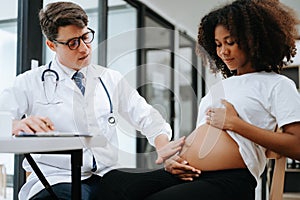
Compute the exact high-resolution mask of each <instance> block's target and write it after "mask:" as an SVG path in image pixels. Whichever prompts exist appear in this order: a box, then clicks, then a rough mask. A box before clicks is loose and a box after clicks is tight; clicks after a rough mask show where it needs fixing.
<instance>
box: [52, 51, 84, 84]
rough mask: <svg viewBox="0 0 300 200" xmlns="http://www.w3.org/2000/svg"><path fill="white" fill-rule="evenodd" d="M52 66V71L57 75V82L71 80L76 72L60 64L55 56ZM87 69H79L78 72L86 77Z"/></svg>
mask: <svg viewBox="0 0 300 200" xmlns="http://www.w3.org/2000/svg"><path fill="white" fill-rule="evenodd" d="M52 65H53V69H54V70H55V71H57V73H58V74H59V80H64V79H65V78H68V79H72V77H73V75H74V73H75V72H76V70H73V69H71V68H69V67H66V66H64V65H63V64H61V63H60V62H59V60H58V58H57V56H55V57H54V59H53V64H52ZM87 68H88V66H87V67H84V68H82V69H80V72H82V73H83V74H84V76H85V77H86V75H87Z"/></svg>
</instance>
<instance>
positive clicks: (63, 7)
mask: <svg viewBox="0 0 300 200" xmlns="http://www.w3.org/2000/svg"><path fill="white" fill-rule="evenodd" d="M39 20H40V26H41V29H42V32H43V34H44V35H45V37H46V38H47V39H48V40H50V41H53V40H55V39H56V38H57V36H58V28H59V27H64V26H68V25H75V26H77V27H80V28H84V27H86V26H87V24H88V16H87V14H86V12H85V11H84V10H83V8H81V7H80V6H79V5H77V4H75V3H72V2H55V3H49V4H47V5H46V7H45V8H43V9H41V10H40V12H39Z"/></svg>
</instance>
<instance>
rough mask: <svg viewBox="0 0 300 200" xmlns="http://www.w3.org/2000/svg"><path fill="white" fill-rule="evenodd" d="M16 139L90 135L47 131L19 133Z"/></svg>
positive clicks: (88, 134) (86, 134)
mask: <svg viewBox="0 0 300 200" xmlns="http://www.w3.org/2000/svg"><path fill="white" fill-rule="evenodd" d="M15 136H16V137H91V136H92V134H91V133H87V132H76V131H75V132H63V131H49V132H36V133H26V132H20V133H19V134H18V135H15Z"/></svg>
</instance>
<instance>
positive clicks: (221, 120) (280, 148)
mask: <svg viewBox="0 0 300 200" xmlns="http://www.w3.org/2000/svg"><path fill="white" fill-rule="evenodd" d="M222 103H223V104H224V106H225V108H211V109H209V110H208V111H207V113H206V114H207V124H210V125H212V126H215V127H217V128H220V129H224V130H230V131H233V132H235V133H238V134H240V135H241V136H243V137H245V138H248V139H249V140H251V141H253V142H255V143H257V144H259V145H261V146H263V147H265V148H267V149H270V150H272V151H274V152H276V153H279V154H281V155H284V156H287V157H290V158H292V159H296V160H300V148H299V146H300V122H294V123H291V124H287V125H284V126H283V127H281V128H282V134H274V132H273V131H268V130H265V129H262V128H258V127H256V126H254V125H252V124H250V123H248V122H246V121H244V120H242V119H241V118H240V117H239V116H238V114H237V112H236V110H235V108H234V107H233V105H232V104H230V103H229V102H227V101H225V100H222Z"/></svg>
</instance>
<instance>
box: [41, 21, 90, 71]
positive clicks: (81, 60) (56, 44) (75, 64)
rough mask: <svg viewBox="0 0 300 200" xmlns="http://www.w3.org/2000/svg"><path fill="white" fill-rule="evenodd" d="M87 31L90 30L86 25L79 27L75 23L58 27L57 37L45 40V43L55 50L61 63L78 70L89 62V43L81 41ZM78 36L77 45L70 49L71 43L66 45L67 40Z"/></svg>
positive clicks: (86, 34)
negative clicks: (52, 39) (53, 39)
mask: <svg viewBox="0 0 300 200" xmlns="http://www.w3.org/2000/svg"><path fill="white" fill-rule="evenodd" d="M89 32H91V30H89V29H88V28H87V27H85V28H80V27H77V26H75V25H68V26H64V27H59V28H58V37H57V38H56V40H55V41H53V42H51V41H47V45H48V46H49V48H50V49H52V50H53V51H55V52H56V56H57V58H58V60H59V62H60V63H61V64H63V65H64V66H66V67H69V68H71V69H74V70H79V69H81V68H83V67H85V66H87V65H89V64H90V62H91V56H92V48H91V44H86V43H84V42H83V38H84V37H86V36H88V35H89V34H88V33H89ZM80 37H81V38H80ZM78 38H80V43H79V46H78V47H77V48H75V49H71V48H72V45H73V44H72V43H69V45H67V42H68V41H70V40H71V39H78ZM77 41H78V40H77ZM75 42H76V40H75Z"/></svg>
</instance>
